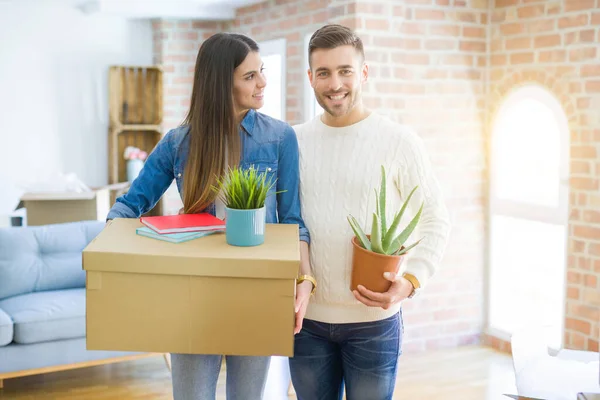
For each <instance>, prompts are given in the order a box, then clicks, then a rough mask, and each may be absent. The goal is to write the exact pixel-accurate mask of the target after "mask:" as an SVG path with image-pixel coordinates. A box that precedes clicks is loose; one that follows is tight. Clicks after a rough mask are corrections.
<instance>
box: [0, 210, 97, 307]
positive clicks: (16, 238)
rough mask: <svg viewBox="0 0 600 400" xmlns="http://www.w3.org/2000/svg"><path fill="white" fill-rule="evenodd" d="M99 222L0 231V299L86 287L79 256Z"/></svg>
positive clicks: (90, 239) (91, 237) (0, 229)
mask: <svg viewBox="0 0 600 400" xmlns="http://www.w3.org/2000/svg"><path fill="white" fill-rule="evenodd" d="M104 226H105V223H104V222H102V221H81V222H70V223H65V224H54V225H45V226H34V227H15V228H0V299H4V298H7V297H11V296H17V295H20V294H26V293H31V292H42V291H46V290H60V289H71V288H81V287H85V271H83V270H82V266H81V252H82V250H83V249H84V248H85V247H86V246H87V245H88V243H89V242H91V241H92V239H94V238H95V237H96V235H98V234H99V233H100V231H101V230H102V229H103V228H104Z"/></svg>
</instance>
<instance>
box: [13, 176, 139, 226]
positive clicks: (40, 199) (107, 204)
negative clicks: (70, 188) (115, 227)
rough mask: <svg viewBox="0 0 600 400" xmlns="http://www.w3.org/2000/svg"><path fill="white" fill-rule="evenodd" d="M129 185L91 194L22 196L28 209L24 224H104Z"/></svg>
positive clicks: (44, 193)
mask: <svg viewBox="0 0 600 400" xmlns="http://www.w3.org/2000/svg"><path fill="white" fill-rule="evenodd" d="M128 188H129V183H127V182H125V183H117V184H114V185H109V186H104V187H101V188H95V189H93V190H92V191H91V192H81V193H78V192H42V193H25V194H24V195H23V196H22V197H21V201H22V202H23V206H24V207H25V209H26V210H27V224H28V225H29V226H39V225H48V224H59V223H64V222H75V221H95V220H97V221H104V220H105V219H106V216H107V215H108V211H109V210H110V208H111V207H112V205H113V204H114V202H115V200H116V198H117V197H118V196H120V195H121V194H122V193H124V192H125V191H126V190H127V189H128Z"/></svg>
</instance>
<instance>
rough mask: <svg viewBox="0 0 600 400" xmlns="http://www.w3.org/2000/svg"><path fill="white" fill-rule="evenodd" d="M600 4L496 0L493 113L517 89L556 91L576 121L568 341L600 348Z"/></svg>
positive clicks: (590, 1) (573, 122)
mask: <svg viewBox="0 0 600 400" xmlns="http://www.w3.org/2000/svg"><path fill="white" fill-rule="evenodd" d="M599 26H600V2H599V1H597V0H560V1H545V0H495V7H494V10H493V13H492V16H491V31H490V45H491V48H490V52H491V69H490V85H491V86H490V111H491V112H490V116H492V115H493V112H494V110H496V109H497V108H498V107H499V105H500V103H501V101H502V99H503V98H504V97H505V95H506V94H507V93H508V91H510V90H511V89H513V88H515V87H517V86H519V85H523V84H527V83H535V84H539V85H542V86H544V87H545V88H547V89H549V90H550V91H551V92H552V93H553V94H554V95H555V96H556V98H557V99H558V100H559V101H560V102H561V104H562V106H563V109H564V110H565V113H566V115H567V117H568V119H569V128H570V134H571V151H570V158H571V162H570V201H569V203H570V204H569V206H570V216H569V243H568V266H567V288H566V289H567V304H566V319H565V337H564V338H565V346H566V347H568V348H575V349H589V350H595V351H598V338H599V337H600V333H599V323H600V285H599V283H598V282H599V280H600V212H598V209H599V207H600V162H599V159H600V158H599V156H600V47H599V45H598V42H599V41H600V30H599V29H598V27H599Z"/></svg>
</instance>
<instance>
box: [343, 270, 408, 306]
mask: <svg viewBox="0 0 600 400" xmlns="http://www.w3.org/2000/svg"><path fill="white" fill-rule="evenodd" d="M383 277H384V278H385V279H387V280H388V281H390V282H392V286H390V288H389V289H388V291H387V292H385V293H378V292H373V291H371V290H369V289H367V288H366V287H364V286H362V285H358V290H354V291H353V293H354V297H356V300H358V301H360V302H361V303H363V304H364V305H367V306H369V307H381V308H383V309H384V310H387V309H388V308H390V307H392V306H393V305H394V304H398V303H400V302H401V301H402V300H404V299H406V298H407V297H408V296H410V294H411V293H412V291H413V289H414V288H413V285H412V283H410V281H409V280H408V279H406V278H404V277H402V276H400V275H394V274H391V273H389V272H386V273H384V274H383Z"/></svg>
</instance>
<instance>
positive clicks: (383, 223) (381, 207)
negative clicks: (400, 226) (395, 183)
mask: <svg viewBox="0 0 600 400" xmlns="http://www.w3.org/2000/svg"><path fill="white" fill-rule="evenodd" d="M386 187H387V186H386V177H385V168H384V167H383V165H382V166H381V187H380V188H379V207H377V210H378V211H377V213H378V214H379V218H380V219H381V237H382V238H383V237H385V236H386V234H387V222H386V217H385V202H386V198H385V197H386V190H387V189H386Z"/></svg>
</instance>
